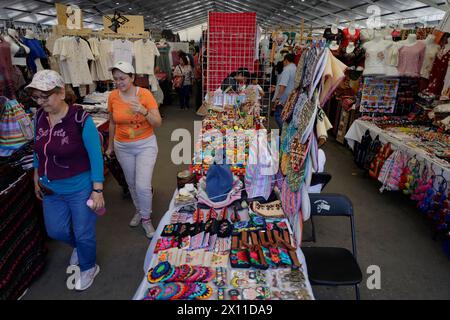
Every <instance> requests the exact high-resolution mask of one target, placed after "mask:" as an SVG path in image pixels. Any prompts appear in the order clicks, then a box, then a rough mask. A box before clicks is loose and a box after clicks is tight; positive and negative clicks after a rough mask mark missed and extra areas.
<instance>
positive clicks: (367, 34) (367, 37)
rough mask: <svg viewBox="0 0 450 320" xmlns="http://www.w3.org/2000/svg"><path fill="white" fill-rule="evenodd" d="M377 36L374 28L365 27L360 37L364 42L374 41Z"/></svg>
mask: <svg viewBox="0 0 450 320" xmlns="http://www.w3.org/2000/svg"><path fill="white" fill-rule="evenodd" d="M374 38H375V30H374V29H364V30H361V32H360V39H361V41H362V42H363V43H365V42H368V41H372V40H373V39H374Z"/></svg>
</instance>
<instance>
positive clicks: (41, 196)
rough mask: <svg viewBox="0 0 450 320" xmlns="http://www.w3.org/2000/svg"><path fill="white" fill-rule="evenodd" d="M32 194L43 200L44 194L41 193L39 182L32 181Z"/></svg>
mask: <svg viewBox="0 0 450 320" xmlns="http://www.w3.org/2000/svg"><path fill="white" fill-rule="evenodd" d="M34 194H35V195H36V198H38V199H39V200H41V201H43V200H44V194H43V193H42V189H41V187H40V186H39V183H36V182H35V183H34Z"/></svg>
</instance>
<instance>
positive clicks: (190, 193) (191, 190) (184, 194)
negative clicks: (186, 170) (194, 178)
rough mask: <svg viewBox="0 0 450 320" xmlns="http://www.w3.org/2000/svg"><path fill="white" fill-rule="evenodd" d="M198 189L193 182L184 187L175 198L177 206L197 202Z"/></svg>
mask: <svg viewBox="0 0 450 320" xmlns="http://www.w3.org/2000/svg"><path fill="white" fill-rule="evenodd" d="M196 196H197V190H196V189H195V187H194V185H193V184H186V185H185V186H184V188H182V189H180V190H179V191H178V194H177V196H176V198H175V205H176V206H185V205H189V204H193V203H196Z"/></svg>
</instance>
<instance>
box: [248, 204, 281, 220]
mask: <svg viewBox="0 0 450 320" xmlns="http://www.w3.org/2000/svg"><path fill="white" fill-rule="evenodd" d="M252 211H253V212H254V213H256V214H257V215H259V216H262V217H265V218H285V215H284V212H283V207H282V205H281V201H275V202H271V203H266V204H261V203H259V202H257V201H255V202H253V203H252Z"/></svg>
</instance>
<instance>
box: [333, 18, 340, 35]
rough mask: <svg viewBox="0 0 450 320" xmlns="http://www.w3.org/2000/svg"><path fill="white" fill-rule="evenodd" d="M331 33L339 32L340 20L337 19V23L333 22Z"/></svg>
mask: <svg viewBox="0 0 450 320" xmlns="http://www.w3.org/2000/svg"><path fill="white" fill-rule="evenodd" d="M331 33H332V34H338V33H339V28H338V20H336V23H333V24H332V25H331Z"/></svg>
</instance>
